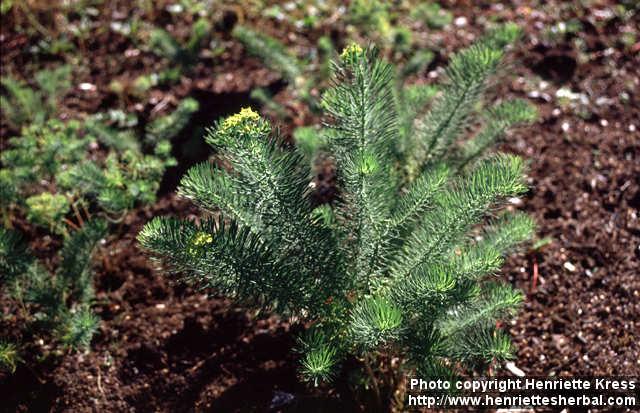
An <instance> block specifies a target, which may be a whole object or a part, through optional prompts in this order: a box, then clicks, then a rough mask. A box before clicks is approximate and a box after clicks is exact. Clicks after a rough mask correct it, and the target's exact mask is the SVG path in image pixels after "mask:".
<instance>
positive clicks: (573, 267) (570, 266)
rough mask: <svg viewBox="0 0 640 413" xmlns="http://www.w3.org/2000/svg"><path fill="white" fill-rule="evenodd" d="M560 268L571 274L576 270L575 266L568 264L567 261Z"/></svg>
mask: <svg viewBox="0 0 640 413" xmlns="http://www.w3.org/2000/svg"><path fill="white" fill-rule="evenodd" d="M562 266H563V267H564V268H565V269H566V270H567V271H571V272H573V271H575V270H576V266H575V265H573V264H572V263H570V262H569V261H567V262H565V263H564V264H563V265H562Z"/></svg>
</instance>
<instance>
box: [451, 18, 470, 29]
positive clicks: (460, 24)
mask: <svg viewBox="0 0 640 413" xmlns="http://www.w3.org/2000/svg"><path fill="white" fill-rule="evenodd" d="M453 24H455V25H456V26H458V27H463V26H466V25H467V18H466V17H464V16H460V17H456V19H455V20H454V21H453Z"/></svg>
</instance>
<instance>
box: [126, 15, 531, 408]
mask: <svg viewBox="0 0 640 413" xmlns="http://www.w3.org/2000/svg"><path fill="white" fill-rule="evenodd" d="M515 37H517V30H515V29H514V28H513V27H512V26H509V27H504V28H502V29H500V30H498V31H496V32H493V33H491V34H489V35H487V36H486V37H485V38H483V39H482V40H481V41H479V42H478V43H477V44H475V45H473V46H471V47H469V48H467V49H465V50H462V51H461V52H460V53H458V54H457V55H455V56H454V57H453V58H452V59H451V62H450V64H449V66H448V67H447V69H446V81H445V82H444V84H443V86H442V92H441V93H440V94H439V95H438V96H436V97H435V98H433V100H432V102H431V104H430V105H429V107H428V108H422V107H420V108H418V107H415V106H412V105H406V104H405V103H403V102H405V101H404V100H403V99H402V98H401V97H400V96H399V95H398V94H397V93H395V91H396V90H397V89H396V87H397V85H396V75H395V72H394V69H393V67H392V66H391V65H389V64H387V63H385V62H384V61H382V60H381V59H379V58H378V55H377V52H376V51H375V49H374V48H362V47H360V46H358V45H356V44H353V45H350V46H349V47H347V48H346V49H345V50H344V52H343V53H342V54H341V55H340V58H339V61H338V62H336V63H335V66H334V68H333V71H334V73H335V79H334V84H333V87H332V88H331V89H330V90H328V91H327V92H326V93H325V94H324V97H323V101H322V106H323V108H324V110H325V113H326V119H327V122H326V131H325V133H324V135H325V136H326V139H327V141H326V145H325V151H327V152H328V153H330V154H331V156H332V157H333V159H334V162H335V165H336V170H337V174H338V179H337V181H338V190H339V196H338V199H337V200H336V201H335V202H334V203H333V204H324V205H315V204H314V202H313V201H312V198H311V194H312V192H313V181H312V172H311V166H310V163H309V162H308V156H307V155H305V153H304V151H303V150H301V149H299V148H283V147H282V145H281V144H279V143H278V141H279V140H278V138H277V136H276V137H274V136H273V133H272V128H271V126H270V125H269V123H268V122H267V121H266V120H264V119H262V118H261V117H260V116H259V115H258V114H257V113H256V112H254V111H253V110H251V109H248V108H245V109H243V110H242V111H241V112H240V113H238V114H236V115H233V116H231V117H229V118H226V119H225V120H223V121H221V122H219V123H218V124H217V125H216V126H215V127H214V128H213V129H211V130H209V133H208V134H207V136H206V138H205V139H206V140H207V142H208V143H209V144H211V145H212V146H213V147H214V148H215V149H216V150H217V151H218V152H219V153H220V154H221V156H222V158H223V159H224V160H225V161H226V163H227V164H228V165H230V168H222V167H217V166H214V165H212V164H211V163H203V164H200V165H197V166H195V167H193V168H192V169H190V170H189V171H188V173H187V174H186V176H185V177H184V178H183V179H182V181H181V184H180V187H179V193H180V194H181V195H182V196H183V197H186V198H188V199H191V200H192V201H193V202H194V203H196V204H197V205H199V206H200V207H201V208H202V209H203V210H204V211H207V212H209V213H210V214H211V216H210V217H208V218H207V217H203V218H202V220H201V221H199V222H197V223H196V222H193V221H184V220H177V219H174V218H168V217H157V218H155V219H153V220H152V221H151V222H149V223H148V224H147V225H146V226H145V227H144V229H143V230H142V232H141V233H140V234H139V237H138V239H139V241H140V243H141V244H142V246H143V247H144V248H146V249H147V250H149V251H150V252H152V253H153V254H155V255H156V256H158V257H161V258H163V259H164V262H165V263H166V265H167V266H168V267H169V268H170V269H171V270H172V273H173V274H175V275H176V276H178V277H180V278H181V279H182V280H185V281H186V282H189V283H194V284H197V285H200V286H203V287H207V288H210V289H212V290H214V291H216V292H219V293H222V294H225V295H228V296H231V297H234V298H236V299H237V300H239V301H240V302H242V303H244V304H247V305H254V306H258V307H261V308H266V309H268V310H272V311H275V312H277V313H279V314H282V315H284V316H290V317H294V318H295V319H297V320H300V321H301V322H303V323H304V325H305V326H306V332H305V333H304V334H302V335H301V337H300V338H299V345H298V350H299V352H300V374H301V376H302V378H304V379H305V380H308V381H309V382H311V383H313V384H315V385H319V384H320V383H321V382H323V381H330V380H332V379H333V378H334V377H335V376H336V375H337V374H338V373H339V372H340V365H341V364H342V362H343V361H344V360H347V359H353V358H356V359H359V360H361V362H362V366H363V369H362V370H363V371H364V372H365V373H366V375H368V377H369V379H368V380H369V381H368V383H369V384H368V386H369V388H371V389H373V392H374V393H375V394H376V397H377V399H378V402H379V403H380V404H385V403H387V402H388V400H387V397H386V395H385V394H383V391H382V389H383V386H382V384H384V383H382V378H381V376H382V374H381V371H383V369H382V367H383V364H384V363H385V362H387V363H388V361H389V360H391V359H392V358H396V360H400V361H399V364H394V366H395V367H394V370H395V371H397V372H398V375H401V374H408V373H415V372H418V373H419V374H420V375H421V376H422V377H452V376H453V375H455V374H460V373H463V372H465V371H468V369H484V368H486V367H487V366H488V365H489V364H490V363H492V362H495V361H500V360H504V359H507V358H509V357H510V356H511V353H512V347H511V343H510V340H509V338H508V336H507V335H506V334H505V333H504V332H502V331H501V330H500V329H498V328H496V322H497V321H498V320H500V319H501V318H503V317H508V316H509V315H511V314H512V312H513V311H514V309H516V308H517V306H518V304H519V303H520V301H521V300H522V295H521V293H520V292H519V291H516V290H514V289H513V288H511V287H510V286H509V285H505V284H503V283H500V282H498V281H497V280H496V279H495V278H494V277H492V276H493V275H494V274H496V273H497V272H498V271H499V269H500V267H501V265H502V263H503V259H504V257H505V254H507V253H508V252H510V251H511V250H512V249H513V248H515V247H516V246H517V245H518V244H520V243H522V242H525V241H526V240H528V239H529V238H530V237H531V236H532V233H533V228H534V224H533V221H532V220H531V219H530V218H529V217H528V216H526V215H524V214H521V213H512V212H509V213H502V212H500V209H499V207H500V206H502V205H504V204H505V202H506V200H507V199H508V198H510V197H516V196H519V195H522V194H523V193H524V192H525V191H526V190H527V187H526V185H525V181H524V163H523V161H522V159H520V158H519V157H517V156H513V155H507V154H488V153H486V150H487V149H488V148H489V147H490V146H492V144H493V143H494V142H495V141H496V140H497V139H499V138H500V137H501V136H502V135H503V134H504V133H505V130H506V129H507V128H508V127H509V126H512V125H514V124H516V123H520V122H526V121H531V120H532V119H533V118H534V116H535V111H534V110H533V109H532V108H530V107H529V106H528V105H526V104H525V103H524V102H522V101H504V102H501V103H499V104H498V105H497V106H493V107H490V108H486V109H484V108H482V105H480V102H481V98H482V96H483V92H484V90H485V87H486V85H487V82H488V79H489V78H490V77H491V76H492V75H493V74H494V73H495V71H496V70H497V69H498V67H499V65H500V62H501V60H502V58H503V50H502V48H503V47H504V45H506V44H507V43H509V42H510V41H512V40H514V39H515ZM405 97H406V96H405ZM479 108H481V109H479ZM472 125H473V126H474V127H475V128H476V131H475V132H474V133H473V134H472V135H471V136H470V137H467V136H466V132H467V131H468V130H469V127H470V126H472ZM394 363H395V362H394ZM386 371H388V365H387V370H386ZM386 387H388V386H386Z"/></svg>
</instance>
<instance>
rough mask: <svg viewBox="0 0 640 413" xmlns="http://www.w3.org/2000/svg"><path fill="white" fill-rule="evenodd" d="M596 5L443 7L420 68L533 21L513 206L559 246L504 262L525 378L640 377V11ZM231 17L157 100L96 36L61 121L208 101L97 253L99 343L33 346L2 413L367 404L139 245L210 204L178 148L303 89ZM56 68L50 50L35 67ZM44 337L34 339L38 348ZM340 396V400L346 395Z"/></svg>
mask: <svg viewBox="0 0 640 413" xmlns="http://www.w3.org/2000/svg"><path fill="white" fill-rule="evenodd" d="M576 3H578V2H576ZM588 3H589V4H588V5H587V6H585V5H583V4H580V5H576V6H575V7H566V6H563V5H562V4H561V3H560V2H554V1H550V2H544V3H541V4H535V5H532V4H529V3H528V2H524V1H523V2H520V1H511V2H505V3H502V4H493V2H450V3H448V2H445V3H444V4H443V6H444V7H445V8H447V9H448V10H450V11H451V12H452V13H453V15H454V17H455V18H456V19H455V21H454V23H452V25H450V26H449V27H448V28H446V29H444V30H442V31H439V32H436V33H430V32H425V33H423V37H424V38H425V39H427V40H426V41H427V42H428V43H429V44H431V45H432V47H433V48H434V50H436V51H437V59H436V61H435V62H434V64H432V65H431V66H430V67H429V69H428V71H426V72H425V73H422V74H421V76H422V78H423V79H426V80H427V81H437V74H438V73H439V72H438V71H437V67H441V66H442V65H444V64H445V63H446V60H447V57H448V56H449V55H450V54H451V53H452V52H453V51H455V50H457V49H459V48H460V47H462V46H465V45H467V44H469V43H470V42H471V41H472V40H473V38H474V37H475V36H477V35H478V34H480V33H481V32H482V30H483V27H484V26H485V24H486V22H487V21H488V20H489V19H491V20H497V21H514V22H516V23H518V24H520V25H521V27H523V28H524V29H525V32H526V35H525V37H524V39H523V40H522V41H521V42H520V44H519V45H518V46H517V47H516V49H515V50H514V51H513V53H512V58H511V61H510V67H509V69H508V70H507V71H505V74H506V75H507V79H508V81H501V82H500V83H499V84H496V85H495V86H496V87H495V94H496V96H500V97H502V96H513V97H522V98H525V99H528V100H529V101H531V102H533V103H535V104H536V105H537V106H538V108H539V111H540V113H541V117H540V120H539V122H537V123H536V124H535V125H533V126H530V127H526V128H521V129H519V130H516V131H514V132H512V133H511V134H510V136H509V138H508V139H507V142H506V143H505V144H504V145H503V147H502V149H503V150H506V151H509V152H514V153H518V154H520V155H522V156H523V157H525V158H526V159H528V160H529V162H530V172H529V183H530V187H531V190H530V191H529V193H528V194H527V195H526V196H525V197H523V198H522V199H521V200H517V201H516V200H514V203H513V204H514V207H517V208H520V209H523V210H525V211H527V212H529V213H530V214H532V215H533V216H534V217H535V218H536V221H537V222H538V232H539V235H540V237H541V238H542V237H549V239H550V240H551V242H550V243H549V244H547V245H546V246H544V247H542V248H540V249H538V250H532V251H528V252H524V253H520V254H518V255H515V256H513V257H511V258H510V259H509V261H508V264H507V265H506V266H505V267H504V269H503V271H502V277H503V278H504V279H505V280H508V281H510V282H513V283H514V284H515V285H516V286H518V287H519V288H521V289H522V290H523V291H524V292H525V293H526V300H525V303H524V305H523V307H522V310H521V311H520V312H519V314H518V316H517V317H516V318H515V319H514V320H512V321H511V322H510V325H509V330H510V332H511V334H512V336H513V341H514V344H515V345H516V347H517V349H518V351H517V359H516V360H515V364H516V366H517V367H519V368H520V369H522V370H523V371H524V372H526V373H527V374H537V375H545V376H546V375H596V374H611V375H616V374H617V375H635V376H640V346H639V345H638V343H639V342H640V299H639V298H640V297H639V295H640V221H639V220H638V213H639V209H640V134H639V132H638V129H639V128H640V115H639V113H640V102H639V100H638V96H637V90H638V86H639V82H640V80H639V79H640V73H639V71H638V67H639V66H640V58H639V53H640V43H638V41H637V40H636V42H635V43H633V42H632V43H631V44H626V43H623V42H622V41H621V37H622V34H623V33H624V32H627V31H629V30H630V29H629V28H631V30H632V31H635V33H636V35H637V33H638V25H639V24H640V18H639V16H638V15H636V16H634V17H632V18H631V19H630V20H629V21H625V22H623V21H621V20H620V19H617V18H615V17H613V18H611V16H610V15H609V13H610V12H611V10H612V9H613V8H614V7H615V6H614V2H607V1H591V2H588ZM584 4H587V2H584ZM110 7H111V12H112V15H113V13H121V14H125V15H126V13H127V12H128V11H129V10H128V7H130V6H128V5H126V4H120V3H119V2H113V5H112V6H110ZM147 17H148V18H149V19H150V20H152V21H154V22H156V23H157V24H161V25H163V26H165V27H166V28H168V29H169V30H170V31H172V32H173V33H176V34H178V35H180V34H181V30H183V29H182V27H183V26H184V23H188V22H181V21H179V20H178V21H177V20H175V17H171V16H167V15H165V14H163V13H160V14H159V15H157V16H147ZM571 19H575V20H576V21H579V22H580V23H581V25H582V29H581V30H580V31H579V32H578V33H569V34H564V35H562V36H559V37H558V36H556V37H553V38H552V39H551V40H549V36H550V35H549V29H550V28H551V27H558V24H559V23H561V22H566V21H569V20H571ZM234 20H235V18H234V15H233V13H231V14H223V16H222V20H221V22H222V23H221V25H219V26H217V29H216V30H217V33H218V35H219V36H221V38H222V39H225V40H224V41H225V42H227V43H225V44H226V45H227V47H226V49H225V52H224V53H223V54H222V55H220V56H217V57H213V58H206V57H205V58H203V59H202V60H201V61H199V62H198V64H197V65H196V67H195V69H194V71H193V74H192V75H191V76H189V77H188V78H186V77H185V78H183V79H182V80H181V82H179V83H178V84H177V85H175V86H173V87H171V88H166V89H164V90H154V91H152V93H151V95H150V98H149V99H148V100H147V101H144V102H139V101H135V100H134V101H131V102H127V101H122V100H120V99H119V97H117V96H114V94H113V93H111V92H109V87H108V85H109V83H110V82H111V80H112V79H113V78H122V79H126V78H127V77H132V76H134V75H137V74H142V73H148V72H149V71H153V70H155V69H156V68H157V67H158V65H159V62H158V61H157V58H156V57H155V56H153V55H150V54H145V53H141V54H139V55H136V56H134V57H131V53H127V51H128V50H131V49H132V48H133V45H131V44H130V41H129V40H128V39H127V38H126V37H123V36H120V35H118V34H116V33H114V32H113V31H106V32H99V33H96V35H95V36H92V37H91V40H90V42H89V43H88V44H86V45H85V47H86V48H87V50H89V51H90V52H91V59H89V60H88V61H87V62H85V65H86V67H83V68H82V70H79V71H78V73H76V77H75V78H74V83H76V84H80V83H82V82H87V83H91V84H93V85H95V86H96V88H95V90H93V91H89V92H84V91H80V90H79V89H78V88H74V89H73V90H72V91H71V92H70V93H68V94H67V96H65V98H64V102H63V104H64V110H62V114H63V117H65V116H67V117H71V116H74V115H77V114H79V113H93V112H96V111H98V110H104V109H105V108H109V107H113V106H119V107H123V108H126V109H127V110H130V111H135V112H136V113H139V114H140V115H141V116H142V117H145V116H146V117H148V116H152V115H153V114H154V113H162V112H163V111H165V110H166V109H165V108H167V107H169V108H170V107H171V106H173V105H175V104H176V103H177V102H178V101H179V99H180V98H182V97H184V96H194V97H196V98H197V99H198V100H199V102H200V103H201V109H200V111H199V112H198V113H197V114H196V116H195V118H194V122H193V125H192V126H190V127H189V128H187V130H186V131H184V132H183V134H182V135H181V136H180V137H179V138H178V139H177V140H176V142H174V145H175V146H176V147H177V148H178V149H176V151H177V152H176V155H177V156H178V158H179V159H180V161H181V164H180V165H179V167H178V168H176V169H174V170H172V171H170V172H169V173H168V175H167V177H166V179H165V182H164V184H163V190H162V193H161V197H160V199H159V201H158V203H157V204H156V205H154V206H152V207H146V208H140V209H138V210H136V211H134V212H132V213H131V214H130V215H129V216H128V217H127V219H126V222H125V225H124V226H123V228H122V232H121V233H120V234H119V235H118V236H112V237H110V238H109V239H108V240H107V241H106V244H105V245H103V246H102V247H101V248H100V251H99V256H98V259H97V260H96V261H97V263H98V264H97V266H96V273H97V278H96V284H97V292H98V306H97V312H98V315H99V316H100V317H101V318H102V320H103V321H102V323H101V329H100V333H99V334H98V335H97V337H96V338H95V339H94V342H93V349H92V351H91V353H85V354H78V353H69V354H64V355H60V356H58V357H52V358H49V359H47V360H45V361H43V362H40V363H32V362H33V361H34V360H30V359H28V357H29V356H27V360H25V361H26V362H25V363H24V364H21V365H20V366H19V367H18V369H17V371H16V372H15V374H13V375H4V376H2V375H1V374H0V394H1V395H2V397H1V399H0V410H2V411H7V412H14V411H22V412H26V411H32V412H40V411H56V412H62V411H65V412H84V411H100V412H122V411H138V412H147V411H161V412H181V411H212V412H213V411H215V412H218V411H222V412H234V411H243V412H244V411H268V410H269V409H270V408H273V409H272V410H274V411H275V410H279V408H280V407H279V402H281V401H286V400H288V398H291V397H293V398H294V399H293V402H291V403H289V404H288V406H289V407H288V409H289V410H292V411H295V410H305V411H327V410H334V411H337V410H335V409H340V410H341V411H348V410H357V406H356V405H355V404H354V402H353V400H350V399H349V397H350V392H349V390H348V389H344V388H340V387H338V388H336V389H331V390H328V389H324V390H325V391H324V393H325V394H326V395H327V396H326V397H323V398H320V397H319V396H318V394H320V393H321V392H318V391H315V392H314V391H312V390H310V389H308V388H306V387H304V386H303V385H301V384H299V383H298V380H297V377H296V359H295V355H294V354H292V351H291V348H292V345H293V340H294V338H293V334H292V332H291V329H292V328H294V327H291V326H290V325H289V323H288V322H287V321H286V320H280V319H278V318H276V317H268V316H266V315H260V314H255V313H252V312H249V311H247V310H246V309H243V308H239V307H237V306H235V305H234V304H233V303H231V302H229V301H228V300H225V299H223V298H216V297H207V296H206V295H205V292H201V291H200V292H199V291H193V290H191V289H189V288H185V287H183V286H181V285H178V284H174V283H172V280H171V279H170V278H169V277H166V276H163V275H161V272H160V271H159V269H158V268H157V264H155V263H153V262H151V261H149V260H148V259H147V258H146V257H145V255H144V254H143V253H142V252H141V251H139V250H138V247H137V245H136V242H135V236H136V234H137V232H138V231H139V230H140V229H141V227H142V225H144V223H145V222H147V221H148V220H149V219H150V218H151V217H153V216H156V215H166V214H174V215H178V216H182V217H189V216H193V215H195V214H197V210H196V209H195V208H193V207H192V206H191V205H190V204H188V203H187V202H185V201H182V200H179V199H176V197H175V195H174V194H173V189H174V188H175V184H176V183H177V179H178V177H179V176H180V175H181V174H182V173H183V172H184V170H186V169H187V167H188V166H189V165H191V164H193V163H194V162H196V161H198V160H201V159H205V158H206V157H207V156H208V155H209V153H208V152H206V150H204V149H202V150H200V151H193V152H196V153H197V156H192V155H189V154H185V153H182V152H180V149H179V148H180V147H181V145H182V144H184V143H185V142H190V141H191V137H192V136H193V135H194V133H196V134H197V132H198V130H199V129H200V128H201V127H202V126H204V125H208V124H210V123H211V122H212V121H213V120H215V119H217V118H218V117H220V116H223V115H226V114H230V113H233V112H235V111H237V110H238V109H239V108H240V107H241V106H243V105H247V104H251V103H252V102H251V101H250V99H249V91H250V89H251V88H253V87H255V86H266V87H269V88H270V89H271V90H272V91H273V92H274V93H276V94H277V99H278V100H279V101H282V102H286V101H288V100H289V96H288V93H289V91H288V90H287V89H286V88H285V84H284V82H283V81H282V80H281V79H280V78H279V76H278V75H277V74H276V73H272V72H270V71H269V70H267V69H265V68H264V67H263V66H262V65H261V63H260V61H259V60H257V59H254V58H252V57H249V56H246V54H245V52H244V51H243V49H242V46H241V45H239V44H236V43H235V42H234V41H233V40H231V39H230V37H229V36H228V30H229V28H230V26H231V25H232V24H233V22H234ZM3 23H4V22H3ZM254 23H255V24H258V25H260V26H261V27H264V28H265V30H266V31H268V32H270V33H272V34H275V35H277V36H279V37H280V38H281V40H283V41H285V42H287V43H291V42H292V41H291V39H292V37H291V33H293V34H294V38H295V40H296V42H298V43H296V44H300V42H302V44H303V45H304V39H305V36H307V37H308V38H315V37H317V35H318V34H319V33H315V32H314V33H306V32H300V30H297V29H296V28H295V27H291V26H290V25H287V24H275V23H274V22H273V21H271V20H268V19H262V20H260V21H256V22H254ZM2 26H3V28H2V35H1V36H2V37H1V38H0V40H1V42H0V47H1V51H2V58H1V59H2V60H1V61H2V73H3V75H4V74H5V73H9V72H11V73H15V71H16V69H17V68H20V72H19V73H20V74H21V75H22V76H23V77H24V78H28V77H29V76H30V74H31V73H33V70H34V67H35V66H36V65H34V64H33V62H32V60H30V59H31V57H30V56H31V55H30V54H29V53H27V52H26V51H25V50H26V49H27V48H28V46H29V45H31V44H32V43H33V42H35V41H36V40H37V39H35V40H34V38H32V37H28V36H24V35H22V34H20V33H17V32H14V31H12V30H11V27H8V26H10V25H5V24H3V25H2ZM317 32H321V33H332V35H333V36H337V37H338V38H339V36H340V34H341V28H340V27H337V26H331V27H321V28H319V29H317ZM301 39H302V40H301ZM52 63H54V62H50V61H48V60H47V59H43V60H42V61H39V62H37V66H39V67H41V66H46V65H49V64H52ZM430 74H431V75H430ZM567 91H569V93H567ZM566 96H569V97H566ZM254 104H255V103H254ZM159 105H164V106H160V107H159ZM288 109H289V111H290V114H289V115H290V120H295V123H299V124H300V123H306V122H308V121H309V119H310V118H312V117H310V116H309V115H308V114H306V113H304V112H300V108H299V107H296V106H293V105H292V106H290V107H289V108H288ZM0 133H1V136H2V138H3V141H4V139H5V138H6V137H7V136H10V134H11V131H10V130H9V129H8V126H7V125H6V124H5V123H4V121H3V123H2V129H1V130H0ZM3 145H4V143H3ZM16 225H18V226H21V227H20V229H21V230H23V231H25V232H26V233H27V234H28V236H29V237H30V239H31V240H32V242H31V244H32V247H33V248H34V250H35V251H36V253H37V254H38V256H39V257H41V258H47V257H50V256H51V255H52V253H53V252H54V251H55V249H56V248H57V247H58V246H59V244H60V242H59V240H57V239H55V238H53V239H52V238H51V237H49V236H47V235H46V234H42V233H39V232H38V231H37V230H35V229H33V228H30V227H27V226H24V225H23V224H21V223H20V222H18V223H16ZM0 308H2V311H3V314H4V316H3V319H2V321H1V323H0V329H3V330H5V331H9V332H11V331H14V330H15V329H14V326H15V325H16V323H19V320H18V319H17V318H16V317H13V316H12V308H11V303H5V302H3V303H1V304H0ZM16 331H17V330H16ZM11 334H18V333H10V335H11ZM14 338H16V339H22V340H23V341H24V340H27V341H28V340H29V339H30V338H29V337H14ZM31 339H33V338H31ZM43 345H46V344H40V343H38V342H34V343H33V344H32V347H33V354H34V356H33V357H35V355H36V354H38V353H39V350H41V349H38V346H43ZM336 399H341V400H342V401H341V402H340V404H339V405H336V404H335V403H336ZM336 406H339V407H336Z"/></svg>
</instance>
